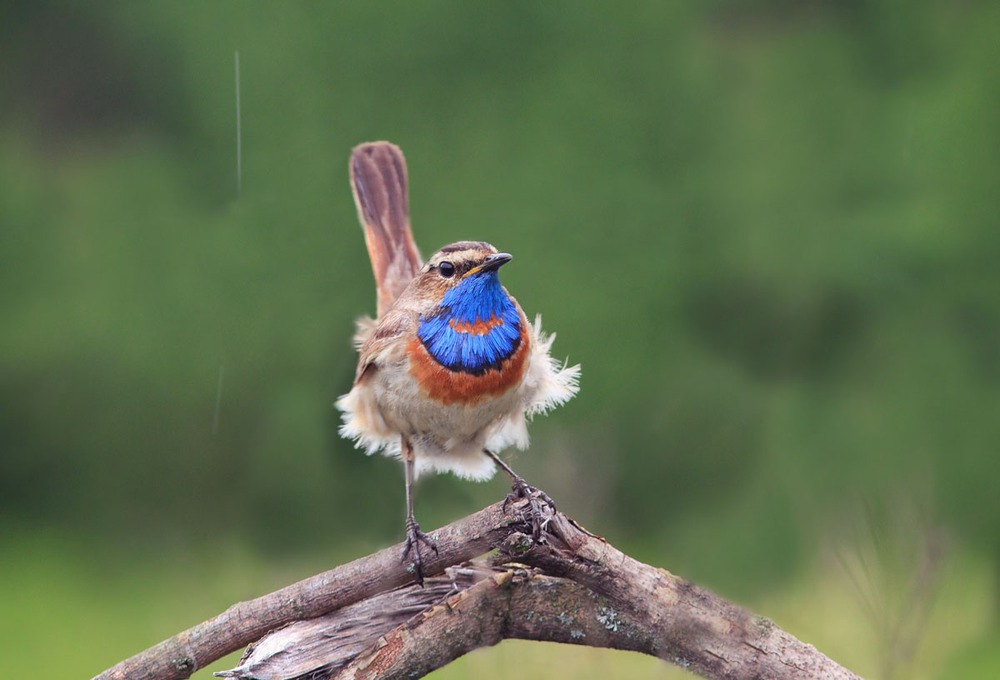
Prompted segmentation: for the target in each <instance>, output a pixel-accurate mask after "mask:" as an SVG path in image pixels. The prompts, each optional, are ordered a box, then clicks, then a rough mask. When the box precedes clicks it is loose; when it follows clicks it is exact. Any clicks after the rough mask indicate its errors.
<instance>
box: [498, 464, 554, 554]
mask: <svg viewBox="0 0 1000 680" xmlns="http://www.w3.org/2000/svg"><path fill="white" fill-rule="evenodd" d="M521 498H527V499H528V515H529V516H528V518H527V519H528V520H529V521H530V522H531V537H532V538H533V539H534V540H535V543H544V542H545V539H544V538H543V537H542V532H543V531H545V527H546V526H547V525H548V523H549V522H550V521H551V520H552V515H553V513H555V511H556V504H555V501H553V500H552V498H551V497H550V496H549V495H548V494H547V493H545V492H544V491H542V490H541V489H539V488H537V487H534V486H531V485H530V484H528V483H527V482H526V481H524V478H522V477H514V481H513V483H512V484H511V492H510V493H509V494H507V497H506V498H504V501H503V506H502V507H503V511H504V512H507V506H509V505H510V504H511V503H514V502H516V501H518V500H519V499H521ZM543 506H545V508H546V509H545V510H543V509H542V507H543Z"/></svg>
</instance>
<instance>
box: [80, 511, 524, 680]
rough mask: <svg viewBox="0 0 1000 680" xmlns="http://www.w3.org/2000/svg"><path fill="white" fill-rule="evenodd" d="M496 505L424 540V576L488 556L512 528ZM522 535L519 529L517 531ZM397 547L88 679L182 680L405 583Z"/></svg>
mask: <svg viewBox="0 0 1000 680" xmlns="http://www.w3.org/2000/svg"><path fill="white" fill-rule="evenodd" d="M518 521H519V520H518V518H517V516H516V514H515V515H505V514H504V512H503V509H502V508H501V504H500V503H496V504H494V505H491V506H489V507H487V508H484V509H483V510H480V511H479V512H477V513H475V514H473V515H469V516H468V517H466V518H464V519H462V520H459V521H458V522H454V523H452V524H449V525H448V526H446V527H443V528H441V529H439V530H437V531H435V532H432V534H431V536H432V537H433V538H434V540H435V541H436V542H437V545H438V554H436V555H433V554H432V555H428V556H427V558H425V565H424V569H425V572H426V573H427V574H439V573H441V572H443V571H444V569H445V567H449V566H452V565H454V564H458V563H460V562H465V561H467V560H470V559H472V558H473V557H477V556H479V555H482V554H483V553H486V552H488V551H489V550H492V549H493V548H494V547H496V546H497V545H499V544H500V542H501V541H502V540H503V539H504V538H506V537H507V535H508V534H510V533H511V532H512V531H514V530H515V528H516V526H517V525H518ZM520 526H521V527H522V528H523V527H524V525H523V524H521V525H520ZM401 554H402V546H401V545H397V546H394V547H392V548H386V549H385V550H382V551H380V552H377V553H375V554H373V555H368V556H367V557H362V558H360V559H357V560H355V561H353V562H349V563H348V564H345V565H342V566H340V567H337V568H336V569H332V570H330V571H327V572H323V573H322V574H317V575H316V576H313V577H311V578H307V579H305V580H303V581H299V582H298V583H294V584H292V585H290V586H286V587H285V588H282V589H281V590H278V591H276V592H273V593H271V594H269V595H264V596H262V597H258V598H257V599H255V600H249V601H247V602H239V603H237V604H234V605H233V606H231V607H230V608H229V609H227V610H226V611H224V612H223V613H221V614H219V615H218V616H216V617H214V618H212V619H209V620H208V621H204V622H202V623H199V624H198V625H196V626H194V627H193V628H189V629H188V630H186V631H184V632H182V633H178V634H177V635H175V636H174V637H172V638H169V639H167V640H164V641H163V642H161V643H159V644H158V645H156V646H155V647H151V648H149V649H147V650H146V651H144V652H140V653H139V654H136V655H135V656H133V657H130V658H128V659H126V660H124V661H122V662H121V663H119V664H117V665H116V666H114V667H112V668H109V669H108V670H106V671H104V672H103V673H101V674H100V675H97V676H95V678H94V680H183V679H184V678H188V677H191V674H192V673H194V672H195V671H196V670H198V669H199V668H204V667H205V666H207V665H208V664H210V663H212V662H213V661H215V660H217V659H220V658H222V657H223V656H225V655H226V654H229V653H230V652H234V651H236V650H238V649H240V648H241V647H245V646H246V645H248V644H250V643H251V642H254V641H255V640H258V639H260V638H261V637H262V636H263V635H264V634H266V633H267V632H268V631H271V630H274V629H275V628H279V627H281V626H283V625H285V624H287V623H291V622H292V621H299V620H302V619H309V618H313V617H316V616H320V615H322V614H325V613H327V612H329V611H332V610H334V609H338V608H340V607H344V606H346V605H349V604H353V603H355V602H358V601H360V600H363V599H366V598H369V597H372V596H373V595H377V594H378V593H381V592H385V591H387V590H391V589H393V588H396V587H398V586H401V585H404V584H407V583H409V582H411V581H412V580H413V577H412V575H411V574H409V573H408V572H407V570H406V567H405V566H404V565H403V564H402V562H401V561H400V555H401Z"/></svg>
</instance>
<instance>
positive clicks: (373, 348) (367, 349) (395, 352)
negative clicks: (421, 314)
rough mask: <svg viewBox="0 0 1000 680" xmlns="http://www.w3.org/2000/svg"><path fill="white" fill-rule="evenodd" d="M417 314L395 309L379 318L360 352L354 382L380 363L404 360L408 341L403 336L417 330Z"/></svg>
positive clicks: (357, 381) (358, 380) (359, 380)
mask: <svg viewBox="0 0 1000 680" xmlns="http://www.w3.org/2000/svg"><path fill="white" fill-rule="evenodd" d="M416 323H417V321H416V315H415V314H414V313H413V312H412V311H409V310H403V309H393V310H390V311H389V312H388V313H387V314H386V315H385V316H383V317H382V318H380V319H379V320H378V323H376V325H375V328H374V329H372V332H371V335H369V336H368V337H367V338H366V339H365V342H364V344H363V345H362V346H361V349H360V350H359V352H358V355H359V356H358V370H357V372H356V373H355V374H354V382H355V383H359V382H361V379H362V377H364V376H365V374H366V373H370V371H371V370H372V369H375V368H377V367H378V366H379V365H382V364H386V363H389V362H392V361H394V360H402V357H403V354H404V353H405V352H406V341H405V340H402V337H403V336H405V335H408V334H409V333H411V332H413V331H414V330H415V328H414V327H415V326H416Z"/></svg>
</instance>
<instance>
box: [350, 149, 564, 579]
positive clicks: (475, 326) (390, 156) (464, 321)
mask: <svg viewBox="0 0 1000 680" xmlns="http://www.w3.org/2000/svg"><path fill="white" fill-rule="evenodd" d="M350 172H351V186H352V188H353V191H354V201H355V204H356V205H357V208H358V217H359V219H360V221H361V225H362V228H363V230H364V234H365V243H366V245H367V246H368V255H369V257H370V258H371V264H372V270H373V272H374V273H375V285H376V291H377V297H378V318H377V319H376V320H374V321H373V320H372V319H369V318H362V319H359V320H358V330H357V333H356V334H355V337H354V340H355V344H356V346H357V348H358V351H359V353H360V358H359V360H358V368H357V372H356V373H355V376H354V386H353V387H352V389H351V391H350V392H349V393H348V394H345V395H343V396H342V397H340V398H339V399H338V400H337V407H338V408H339V409H340V410H341V411H342V412H343V424H342V425H341V428H340V433H341V434H342V435H343V436H345V437H348V438H350V439H353V440H354V441H355V445H356V446H357V447H358V448H361V449H364V450H365V451H366V452H367V453H369V454H372V453H375V452H376V451H381V452H382V453H383V454H385V455H387V456H394V457H399V458H402V460H403V467H404V471H405V480H406V542H405V544H404V546H405V547H404V550H403V560H404V561H405V560H406V559H407V558H408V557H409V556H410V555H411V554H412V565H413V573H414V576H415V577H416V580H417V581H418V582H422V579H423V560H422V557H421V554H420V544H424V545H425V546H426V547H427V548H429V549H431V550H434V551H435V552H436V551H437V547H436V546H435V545H434V542H433V540H431V538H430V537H429V536H428V535H427V534H425V533H423V532H422V531H420V526H419V525H418V524H417V521H416V519H415V518H414V515H413V494H412V489H411V487H412V485H413V481H414V480H415V479H416V478H417V477H419V476H420V475H421V474H422V473H424V472H430V471H434V472H442V471H449V472H453V473H455V474H456V475H458V476H460V477H465V478H468V479H474V480H486V479H489V478H490V477H492V476H493V473H494V472H495V470H496V468H497V467H499V468H501V469H502V470H503V471H504V472H506V473H507V474H508V475H509V476H510V478H511V480H512V482H513V491H512V492H511V495H510V496H508V501H509V500H511V499H513V498H518V497H527V498H529V500H530V504H529V507H530V508H531V514H532V517H531V524H532V531H533V533H534V535H535V539H536V540H540V538H541V526H542V523H543V520H542V517H541V508H540V505H539V503H540V502H541V503H547V504H548V505H550V506H552V507H554V505H553V504H552V500H551V499H550V498H549V497H548V496H547V495H545V494H544V493H543V492H541V491H539V490H538V489H535V488H534V487H531V486H529V485H528V484H527V483H526V482H525V481H524V479H522V478H521V477H520V476H518V475H517V474H515V473H514V471H513V470H511V468H510V467H509V466H508V465H507V464H506V463H505V462H504V461H503V460H501V459H500V457H499V456H497V452H499V451H500V450H501V449H503V448H505V447H507V446H510V445H511V444H513V445H515V446H517V447H518V448H521V449H523V448H525V447H526V446H527V445H528V431H527V427H526V421H527V419H529V418H530V417H531V416H532V415H534V414H536V413H543V412H545V411H547V410H548V409H550V408H552V407H554V406H558V405H559V404H562V403H564V402H566V401H567V400H569V399H570V398H572V397H573V395H574V394H576V391H577V381H578V378H579V374H580V368H579V366H566V365H565V364H560V363H558V362H557V361H555V360H554V359H553V358H552V357H551V356H550V355H549V348H550V347H551V345H552V341H553V339H554V337H555V336H550V335H545V334H543V333H542V330H541V318H540V317H538V318H536V319H535V322H534V323H530V322H529V321H528V319H527V317H526V316H525V314H524V311H523V310H522V309H521V306H520V305H519V304H518V303H517V300H515V299H514V298H513V297H511V295H510V293H508V292H507V289H506V288H504V287H503V286H502V285H501V284H500V279H499V278H498V270H499V269H500V267H502V266H503V265H505V264H507V263H508V262H510V261H511V256H510V255H508V254H507V253H501V252H498V251H497V249H496V248H494V247H493V246H492V245H490V244H489V243H485V242H482V241H459V242H458V243H452V244H451V245H447V246H445V247H444V248H441V250H439V251H437V252H436V253H434V255H432V256H431V258H430V259H429V260H427V262H426V263H423V262H422V261H421V258H420V253H419V251H418V250H417V246H416V243H415V242H414V240H413V233H412V232H411V230H410V215H409V197H408V189H407V174H406V161H405V159H404V158H403V153H402V152H401V151H400V150H399V148H398V147H396V146H394V145H392V144H390V143H388V142H373V143H369V144H362V145H360V146H358V147H356V148H355V149H354V151H353V152H352V154H351V163H350Z"/></svg>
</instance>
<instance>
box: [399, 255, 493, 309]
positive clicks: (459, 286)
mask: <svg viewBox="0 0 1000 680" xmlns="http://www.w3.org/2000/svg"><path fill="white" fill-rule="evenodd" d="M511 259H512V258H511V256H510V255H508V254H507V253H501V252H498V251H497V249H496V248H494V247H493V246H492V245H490V244H489V243H486V242H484V241H459V242H458V243H452V244H451V245H447V246H445V247H444V248H442V249H441V250H439V251H437V252H436V253H434V254H433V255H432V256H431V257H430V259H429V260H427V263H426V264H424V266H423V267H422V268H421V270H420V273H419V274H418V275H417V277H416V280H415V281H414V284H415V286H414V287H415V289H416V290H415V291H414V292H415V293H416V294H417V296H418V297H419V298H421V299H422V300H424V301H425V302H433V303H435V304H437V305H444V306H449V307H452V308H455V307H456V306H457V307H467V306H468V304H469V303H471V301H472V300H474V299H477V298H482V297H483V296H484V295H485V296H486V297H487V298H490V297H496V296H497V295H496V294H497V293H499V292H503V288H502V286H500V279H499V277H498V276H497V270H499V269H500V267H502V266H503V265H505V264H506V263H508V262H510V261H511ZM462 300H465V303H466V304H462V302H461V301H462ZM488 301H489V300H483V302H488ZM456 311H457V310H456ZM466 311H468V310H466ZM487 316H489V315H488V314H487Z"/></svg>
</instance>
